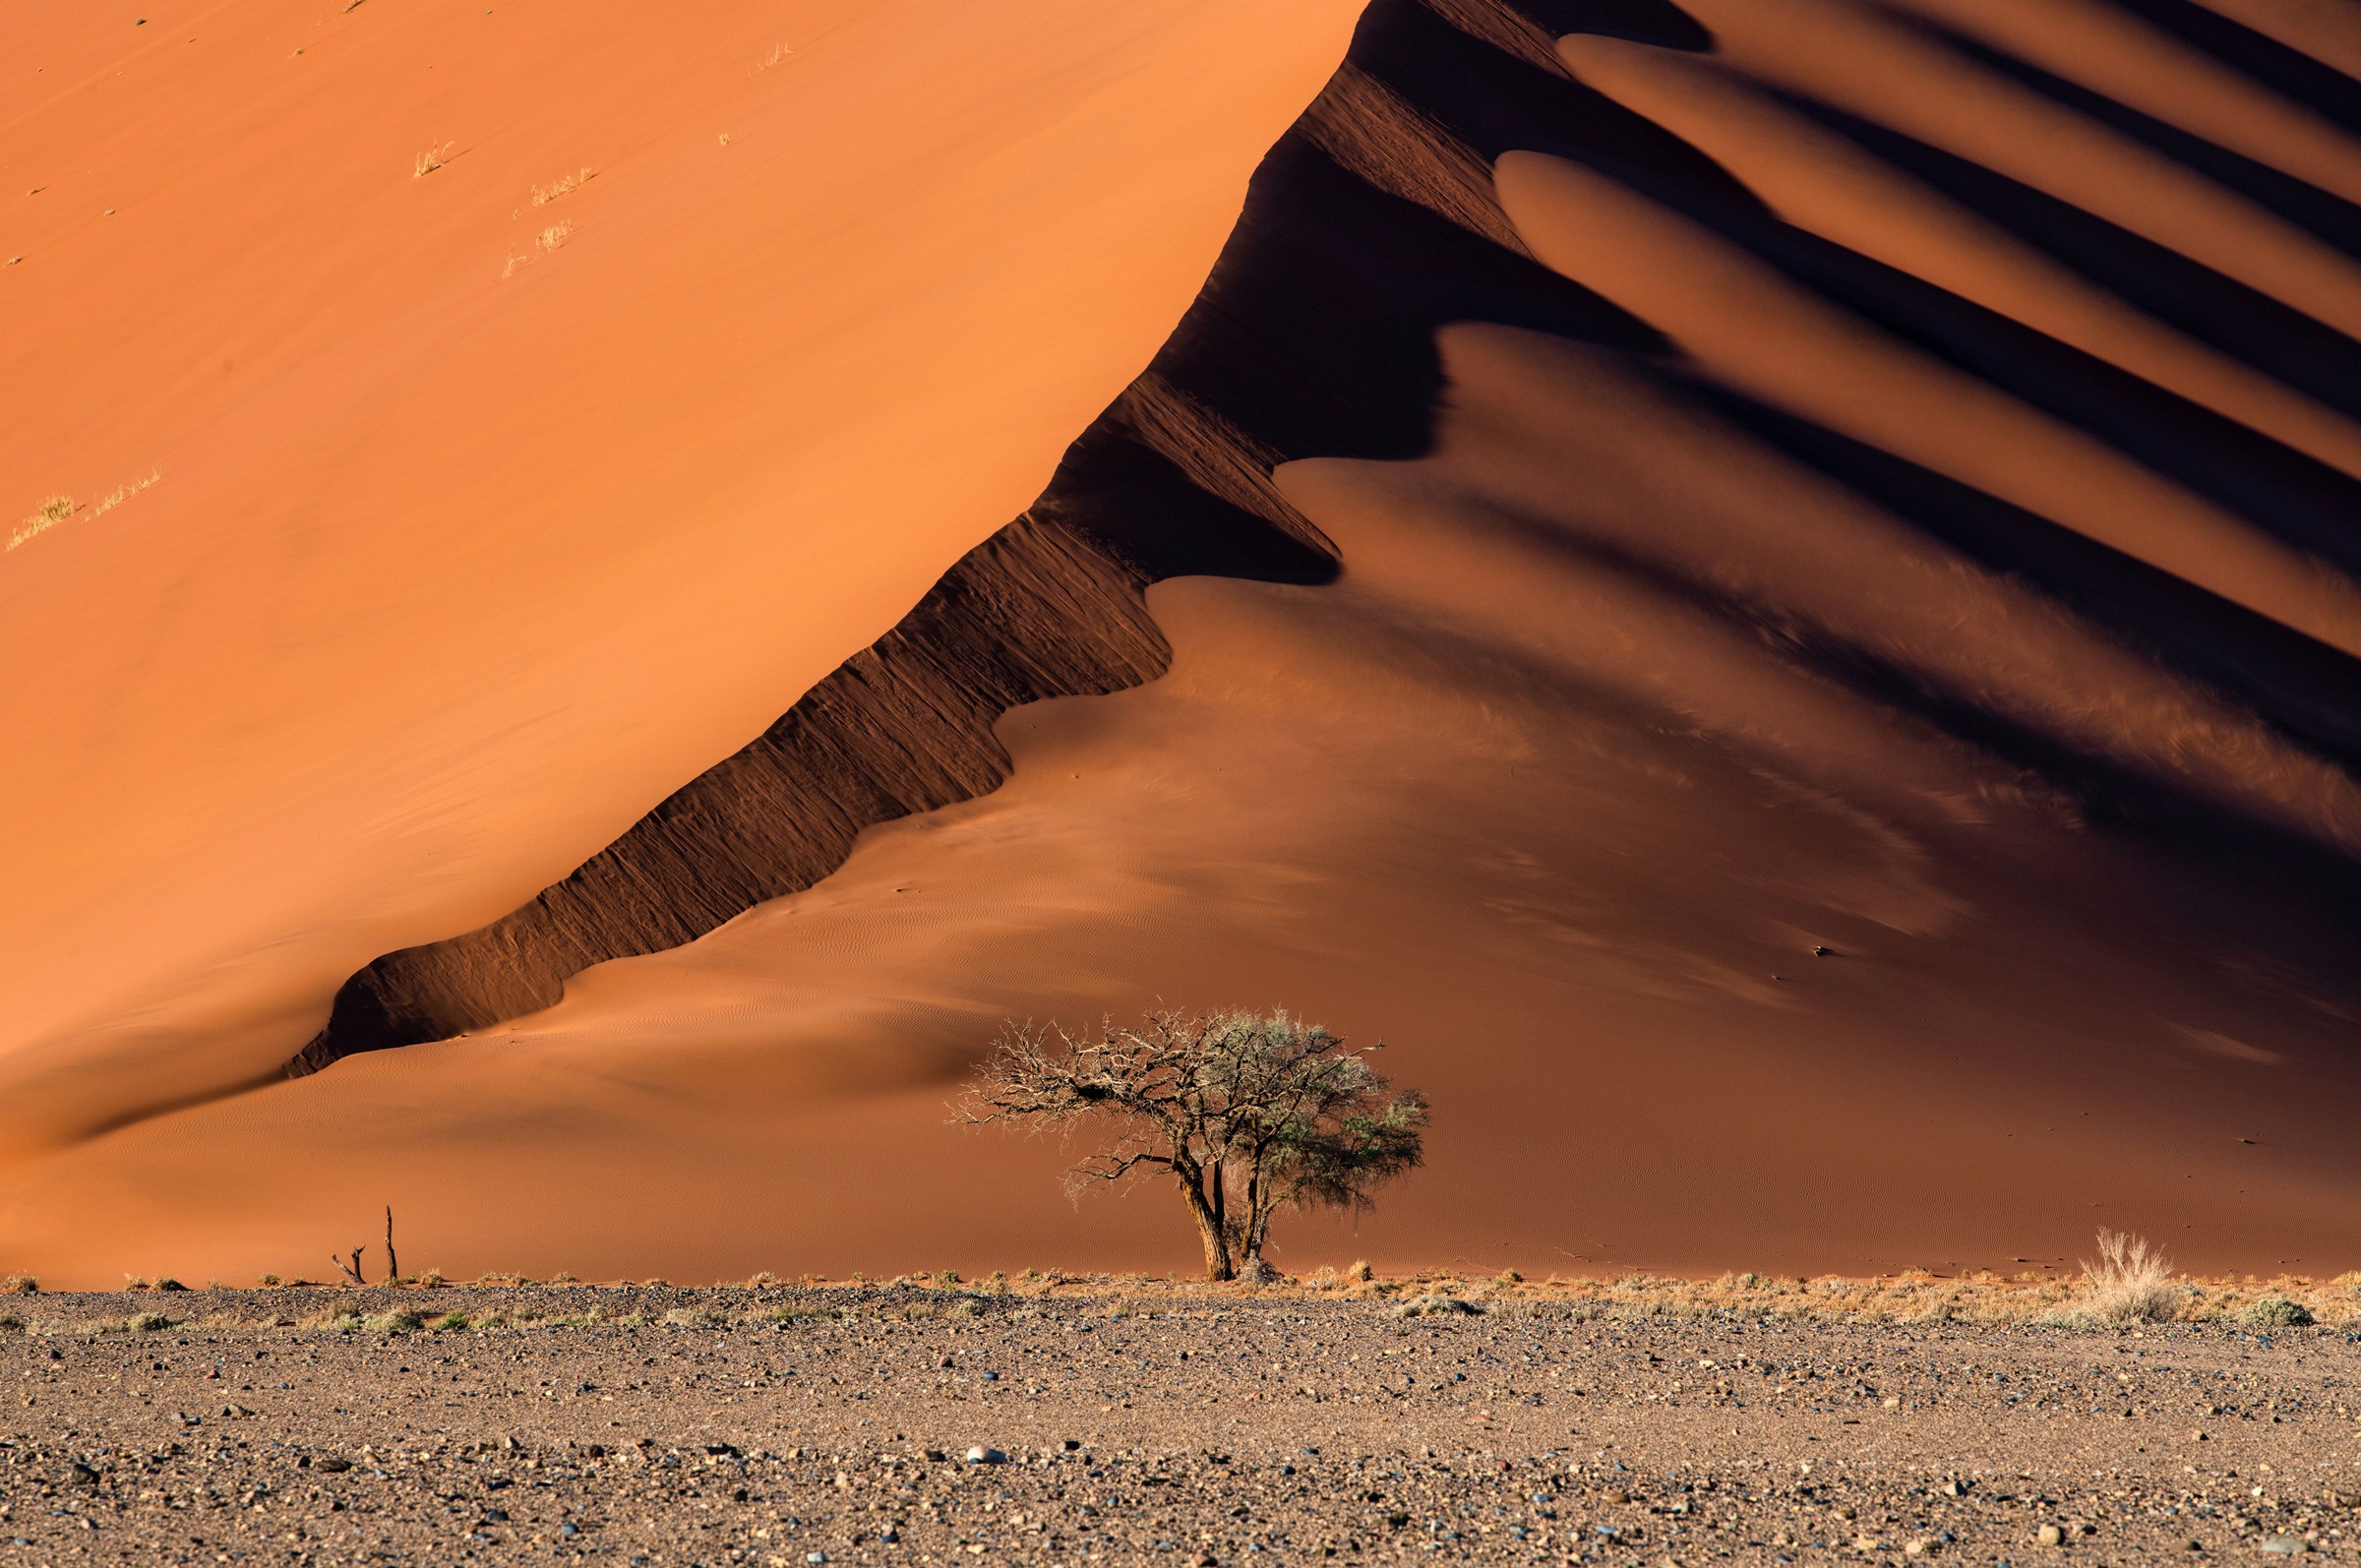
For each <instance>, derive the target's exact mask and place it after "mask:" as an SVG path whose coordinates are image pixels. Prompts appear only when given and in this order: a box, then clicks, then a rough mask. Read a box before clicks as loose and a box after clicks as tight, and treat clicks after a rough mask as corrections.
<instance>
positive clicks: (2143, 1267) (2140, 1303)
mask: <svg viewBox="0 0 2361 1568" xmlns="http://www.w3.org/2000/svg"><path fill="white" fill-rule="evenodd" d="M2083 1285H2084V1294H2083V1298H2082V1300H2081V1301H2080V1302H2079V1303H2078V1304H2079V1305H2080V1306H2081V1307H2082V1309H2083V1310H2084V1311H2086V1312H2088V1313H2089V1314H2090V1315H2091V1316H2092V1317H2095V1318H2098V1319H2099V1320H2101V1321H2102V1322H2107V1323H2163V1322H2169V1321H2170V1320H2171V1319H2172V1317H2173V1316H2174V1315H2175V1314H2176V1313H2177V1312H2178V1311H2179V1309H2180V1302H2181V1297H2182V1295H2183V1294H2184V1293H2183V1292H2182V1290H2181V1288H2180V1287H2179V1286H2178V1285H2176V1284H2174V1283H2173V1270H2172V1264H2171V1262H2170V1261H2168V1260H2167V1259H2166V1258H2165V1256H2164V1254H2163V1253H2161V1252H2159V1251H2157V1250H2156V1249H2155V1248H2153V1247H2151V1246H2149V1244H2148V1240H2147V1238H2146V1237H2145V1236H2133V1235H2131V1234H2130V1233H2128V1232H2124V1231H2109V1230H2105V1229H2103V1228H2102V1229H2101V1230H2100V1231H2099V1233H2098V1261H2096V1262H2095V1263H2094V1262H2092V1261H2090V1260H2089V1258H2085V1259H2084V1260H2083Z"/></svg>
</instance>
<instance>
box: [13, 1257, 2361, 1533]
mask: <svg viewBox="0 0 2361 1568" xmlns="http://www.w3.org/2000/svg"><path fill="white" fill-rule="evenodd" d="M238 1294H239V1297H240V1299H239V1300H238V1301H237V1302H236V1304H235V1305H234V1306H233V1307H231V1308H230V1309H229V1310H228V1311H227V1312H226V1313H222V1314H219V1315H217V1316H216V1317H215V1318H214V1319H212V1320H211V1321H208V1320H207V1318H206V1316H205V1314H204V1312H203V1311H202V1310H201V1309H200V1308H199V1307H194V1306H183V1307H176V1308H175V1310H174V1311H173V1312H172V1313H171V1314H169V1316H170V1317H171V1318H174V1319H177V1320H176V1321H166V1320H165V1319H166V1314H160V1313H151V1314H150V1316H148V1317H146V1318H142V1319H140V1321H141V1322H144V1323H148V1324H150V1325H151V1326H149V1327H146V1328H127V1327H125V1326H124V1325H125V1322H126V1321H127V1317H126V1313H125V1308H126V1306H127V1305H133V1304H146V1303H147V1302H148V1301H150V1300H151V1299H152V1298H150V1297H142V1298H139V1299H138V1301H137V1302H126V1301H125V1300H124V1299H123V1298H119V1297H118V1298H115V1299H114V1300H111V1301H110V1300H108V1299H106V1298H103V1297H85V1298H73V1299H69V1300H65V1301H60V1302H52V1301H49V1300H46V1299H45V1300H44V1301H43V1302H42V1303H41V1304H42V1307H43V1309H44V1311H45V1313H46V1314H47V1316H46V1320H45V1321H43V1322H42V1324H41V1325H40V1326H39V1327H38V1328H37V1329H35V1330H34V1331H32V1332H22V1333H12V1334H8V1335H6V1336H5V1337H0V1368H5V1369H6V1371H7V1374H8V1376H7V1384H8V1387H9V1388H10V1389H11V1390H12V1392H13V1394H14V1395H15V1398H14V1399H12V1401H11V1405H12V1409H11V1410H10V1411H9V1412H8V1413H7V1414H6V1415H5V1417H0V1445H5V1446H0V1460H4V1461H5V1463H4V1464H0V1553H7V1554H8V1558H7V1560H11V1561H22V1562H27V1563H58V1562H67V1561H81V1562H134V1561H141V1562H152V1561H158V1560H162V1561H177V1560H181V1559H183V1558H185V1559H187V1560H190V1561H220V1560H224V1559H226V1560H233V1561H234V1560H238V1559H240V1558H241V1557H243V1558H246V1559H250V1560H252V1559H260V1558H263V1557H269V1558H271V1559H272V1560H277V1561H285V1562H292V1563H300V1564H317V1565H326V1564H332V1563H368V1562H419V1563H448V1562H460V1561H482V1562H507V1561H522V1560H525V1559H527V1558H531V1559H533V1560H537V1561H548V1560H551V1559H552V1558H553V1557H554V1558H555V1559H557V1560H561V1561H565V1560H572V1559H575V1558H597V1559H600V1560H606V1559H613V1560H617V1561H624V1562H639V1563H646V1564H671V1563H689V1562H705V1563H718V1562H724V1561H733V1562H734V1561H745V1562H754V1563H762V1564H772V1563H785V1564H795V1563H811V1562H836V1563H876V1564H890V1563H912V1564H922V1563H937V1564H940V1563H944V1562H949V1561H977V1560H982V1561H987V1562H993V1561H1022V1562H1029V1563H1032V1562H1038V1563H1065V1564H1069V1565H1071V1564H1078V1563H1090V1562H1105V1563H1134V1562H1152V1563H1169V1562H1178V1563H1183V1564H1193V1565H1197V1568H1207V1565H1228V1564H1233V1563H1252V1562H1256V1561H1268V1560H1289V1561H1295V1560H1304V1561H1332V1562H1340V1563H1358V1562H1393V1561H1421V1562H1424V1561H1435V1560H1441V1561H1484V1562H1524V1563H1531V1562H1607V1563H1618V1564H1620V1563H1635V1564H1636V1563H1647V1564H1661V1563H1664V1562H1666V1561H1671V1562H1676V1563H1686V1562H1698V1561H1734V1562H1742V1563H1764V1564H1770V1563H1783V1562H1786V1563H1792V1562H1835V1561H1841V1560H1843V1561H1876V1562H1902V1561H1907V1560H1911V1559H1932V1560H1935V1561H1938V1562H1940V1561H1945V1560H1950V1559H1954V1558H1957V1559H1961V1560H1966V1561H1973V1562H1992V1561H2007V1562H2018V1563H2023V1562H2028V1561H2036V1562H2037V1561H2044V1560H2061V1561H2075V1560H2082V1559H2085V1558H2088V1559H2089V1560H2090V1561H2094V1562H2107V1563H2149V1562H2187V1561H2191V1560H2199V1561H2202V1560H2207V1559H2209V1558H2211V1557H2214V1556H2221V1555H2228V1554H2231V1553H2240V1554H2246V1553H2253V1552H2255V1550H2256V1548H2257V1547H2258V1546H2265V1545H2268V1546H2269V1547H2270V1548H2271V1549H2274V1550H2276V1551H2279V1552H2283V1553H2288V1554H2294V1555H2315V1554H2317V1555H2319V1556H2321V1557H2323V1558H2326V1559H2328V1560H2332V1561H2333V1560H2344V1559H2348V1558H2350V1557H2351V1556H2352V1555H2353V1554H2354V1553H2355V1552H2356V1550H2361V1537H2356V1534H2355V1533H2356V1532H2357V1531H2361V1512H2357V1508H2356V1505H2361V1459H2357V1458H2356V1432H2357V1431H2361V1428H2357V1427H2356V1425H2355V1420H2356V1415H2357V1412H2356V1410H2355V1408H2354V1405H2353V1399H2352V1387H2351V1385H2352V1378H2353V1373H2354V1368H2355V1365H2356V1360H2355V1351H2354V1347H2353V1345H2352V1344H2351V1342H2350V1339H2349V1337H2348V1336H2347V1335H2346V1334H2345V1333H2344V1332H2343V1331H2341V1330H2338V1331H2332V1332H2331V1331H2327V1330H2284V1331H2280V1332H2278V1333H2275V1334H2272V1333H2252V1332H2245V1333H2241V1332H2225V1331H2223V1330H2219V1329H2211V1330H2206V1329H2189V1328H2182V1329H2152V1328H2151V1329H2149V1330H2146V1331H2143V1332H2140V1333H2130V1332H2103V1333H2098V1332H2089V1331H2082V1332H2077V1331H2072V1330H2061V1329H2027V1328H1990V1327H1983V1328H1978V1327H1970V1326H1964V1325H1957V1324H1934V1325H1923V1324H1922V1325H1903V1324H1892V1323H1885V1324H1880V1323H1875V1322H1867V1321H1860V1320H1849V1321H1848V1320H1835V1321H1810V1322H1786V1323H1782V1322H1775V1321H1769V1320H1764V1319H1748V1318H1731V1317H1714V1318H1709V1319H1705V1320H1686V1321H1684V1320H1679V1319H1668V1318H1662V1317H1646V1316H1642V1317H1636V1318H1623V1319H1608V1320H1601V1319H1592V1320H1584V1319H1580V1318H1575V1317H1570V1316H1568V1315H1567V1314H1565V1313H1564V1312H1563V1311H1562V1310H1551V1309H1546V1308H1536V1309H1534V1310H1531V1311H1528V1312H1522V1313H1516V1314H1513V1315H1512V1314H1510V1313H1509V1312H1507V1311H1505V1310H1503V1309H1495V1310H1493V1311H1491V1312H1487V1313H1483V1314H1482V1315H1476V1316H1449V1317H1431V1316H1428V1317H1417V1318H1403V1317H1401V1316H1398V1315H1396V1314H1395V1313H1394V1312H1392V1311H1391V1310H1390V1309H1388V1308H1387V1307H1385V1306H1384V1305H1382V1304H1380V1303H1371V1302H1333V1301H1306V1300H1291V1299H1284V1298H1282V1299H1276V1300H1264V1299H1249V1300H1229V1301H1220V1302H1212V1301H1198V1302H1175V1301H1157V1302H1141V1301H1136V1300H1128V1301H1127V1300H1123V1299H1120V1298H1114V1299H1111V1298H1107V1297H1098V1298H1092V1297H1087V1296H1086V1297H1078V1298H1070V1299H1060V1300H1057V1301H1054V1302H1035V1301H1029V1300H1023V1299H1017V1298H1007V1297H999V1298H996V1297H942V1296H940V1295H938V1294H937V1293H932V1292H916V1293H913V1292H909V1291H876V1290H870V1291H860V1290H830V1291H792V1292H786V1291H776V1290H773V1291H766V1292H761V1293H758V1294H757V1293H751V1292H703V1291H694V1292H682V1291H670V1290H629V1291H620V1292H619V1291H613V1290H599V1291H592V1290H525V1291H483V1290H474V1291H450V1290H446V1291H435V1292H431V1293H415V1292H402V1293H398V1294H397V1295H391V1296H390V1295H388V1294H386V1293H380V1292H368V1293H343V1292H327V1293H321V1292H308V1293H306V1292H287V1293H271V1294H270V1295H269V1296H268V1297H262V1296H259V1295H258V1296H257V1297H253V1298H247V1297H246V1293H238ZM181 1299H182V1300H183V1301H187V1300H189V1299H191V1298H188V1297H183V1298H181ZM201 1299H202V1301H203V1304H204V1305H205V1306H213V1305H216V1304H217V1301H216V1299H215V1298H213V1297H205V1298H201ZM340 1309H341V1310H343V1311H344V1313H345V1315H343V1316H341V1317H338V1316H337V1315H336V1314H337V1312H338V1311H339V1310H340ZM159 1324H160V1325H161V1326H156V1325H159ZM432 1324H441V1325H443V1326H441V1327H434V1326H428V1325H432ZM970 1456H973V1457H972V1458H971V1457H970ZM12 1547H13V1550H11V1548H12Z"/></svg>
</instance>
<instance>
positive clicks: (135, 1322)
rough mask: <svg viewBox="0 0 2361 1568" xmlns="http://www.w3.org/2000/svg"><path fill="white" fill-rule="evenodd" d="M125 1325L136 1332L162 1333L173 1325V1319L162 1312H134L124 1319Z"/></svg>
mask: <svg viewBox="0 0 2361 1568" xmlns="http://www.w3.org/2000/svg"><path fill="white" fill-rule="evenodd" d="M123 1326H124V1327H125V1328H127V1329H130V1330H131V1331H132V1332H133V1333H135V1334H160V1333H162V1332H163V1331H164V1330H165V1329H168V1328H170V1327H171V1326H172V1320H171V1319H170V1318H168V1317H166V1316H164V1314H163V1313H161V1312H134V1313H132V1314H131V1316H129V1317H127V1318H125V1319H124V1320H123Z"/></svg>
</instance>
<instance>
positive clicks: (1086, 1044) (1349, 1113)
mask: <svg viewBox="0 0 2361 1568" xmlns="http://www.w3.org/2000/svg"><path fill="white" fill-rule="evenodd" d="M1344 1044H1345V1043H1344V1041H1343V1039H1342V1038H1341V1037H1339V1036H1337V1035H1333V1034H1330V1033H1329V1032H1328V1031H1327V1030H1325V1029H1323V1028H1320V1027H1318V1026H1316V1025H1308V1024H1303V1023H1301V1022H1299V1021H1297V1020H1296V1019H1294V1018H1291V1017H1289V1016H1288V1015H1287V1014H1286V1013H1285V1012H1275V1013H1270V1014H1265V1015H1257V1014H1254V1013H1248V1012H1217V1013H1206V1014H1201V1015H1198V1014H1188V1013H1181V1012H1155V1013H1150V1014H1149V1015H1148V1017H1147V1019H1146V1021H1145V1022H1144V1023H1143V1024H1142V1026H1141V1027H1140V1028H1138V1029H1122V1028H1118V1027H1116V1026H1115V1025H1114V1024H1113V1023H1112V1022H1107V1023H1103V1024H1101V1025H1100V1027H1099V1029H1098V1031H1097V1033H1096V1034H1094V1035H1089V1036H1084V1037H1081V1038H1076V1037H1075V1036H1072V1035H1069V1034H1067V1033H1066V1032H1065V1031H1064V1030H1062V1029H1059V1028H1058V1027H1057V1026H1056V1025H1055V1024H1052V1025H1050V1026H1048V1027H1036V1026H1034V1025H1032V1024H1015V1023H1011V1024H1009V1025H1007V1026H1006V1027H1005V1028H1004V1029H1003V1030H1002V1032H1001V1035H1000V1038H999V1042H998V1043H997V1044H996V1046H995V1048H994V1051H993V1054H992V1055H991V1057H990V1058H989V1059H988V1060H987V1061H986V1062H985V1064H984V1067H983V1069H982V1071H981V1073H980V1074H979V1075H978V1077H977V1079H976V1081H975V1082H974V1083H973V1084H972V1085H971V1086H970V1087H969V1089H968V1092H967V1095H966V1096H965V1098H964V1099H963V1100H962V1101H961V1102H960V1103H959V1104H958V1105H957V1106H956V1107H955V1108H954V1112H955V1117H956V1119H958V1120H961V1121H964V1122H966V1123H967V1124H969V1125H970V1126H984V1125H987V1124H989V1123H993V1122H1014V1121H1024V1122H1028V1123H1031V1124H1033V1125H1045V1124H1046V1125H1069V1124H1071V1123H1073V1122H1076V1121H1079V1120H1082V1119H1084V1118H1087V1117H1094V1116H1098V1117H1105V1118H1108V1119H1109V1120H1112V1121H1113V1122H1114V1123H1115V1127H1116V1132H1115V1136H1114V1138H1113V1140H1112V1141H1111V1142H1110V1143H1109V1144H1108V1145H1107V1146H1106V1147H1105V1148H1103V1149H1101V1150H1100V1151H1099V1152H1098V1153H1096V1154H1094V1155H1092V1156H1091V1157H1090V1158H1088V1159H1086V1160H1084V1161H1083V1162H1082V1163H1081V1164H1080V1165H1077V1166H1075V1167H1074V1168H1073V1169H1072V1170H1071V1171H1070V1172H1068V1173H1067V1187H1068V1190H1069V1191H1070V1192H1072V1193H1073V1194H1074V1195H1076V1196H1079V1195H1080V1194H1081V1193H1082V1192H1083V1191H1084V1190H1086V1189H1087V1188H1089V1187H1091V1186H1094V1185H1096V1184H1098V1183H1101V1182H1108V1183H1113V1182H1120V1181H1124V1180H1127V1179H1130V1178H1132V1177H1134V1176H1156V1175H1166V1176H1171V1177H1172V1178H1173V1180H1174V1182H1175V1183H1176V1184H1177V1185H1178V1186H1179V1187H1180V1189H1181V1200H1182V1202H1183V1203H1185V1204H1186V1205H1187V1208H1188V1214H1189V1218H1190V1219H1191V1220H1192V1221H1194V1222H1195V1224H1196V1228H1197V1235H1198V1238H1199V1239H1200V1240H1201V1241H1202V1242H1203V1244H1204V1249H1205V1276H1206V1278H1208V1279H1212V1280H1234V1279H1237V1278H1239V1277H1240V1276H1241V1274H1243V1275H1244V1276H1246V1277H1247V1278H1249V1279H1255V1280H1263V1279H1269V1278H1273V1277H1275V1275H1274V1271H1273V1270H1272V1269H1271V1268H1270V1266H1269V1265H1268V1264H1267V1263H1265V1262H1264V1261H1263V1257H1262V1251H1263V1247H1264V1245H1265V1244H1266V1242H1267V1239H1268V1236H1269V1233H1270V1224H1271V1219H1272V1217H1273V1216H1274V1215H1275V1214H1276V1213H1277V1212H1278V1211H1279V1210H1281V1209H1287V1208H1336V1209H1349V1210H1354V1211H1359V1210H1362V1209H1366V1208H1368V1207H1369V1206H1370V1204H1371V1202H1372V1199H1371V1197H1370V1192H1371V1190H1372V1189H1373V1188H1374V1187H1376V1186H1377V1185H1378V1184H1379V1183H1380V1182H1383V1181H1386V1180H1389V1179H1391V1178H1392V1177H1394V1176H1401V1175H1404V1174H1405V1173H1407V1172H1409V1171H1411V1170H1414V1169H1416V1168H1417V1167H1418V1166H1419V1165H1420V1164H1422V1163H1423V1159H1424V1147H1423V1135H1424V1131H1425V1127H1426V1101H1425V1099H1424V1097H1423V1096H1422V1095H1420V1094H1419V1093H1418V1092H1417V1091H1416V1090H1404V1091H1402V1092H1400V1093H1396V1092H1394V1089H1393V1086H1392V1085H1391V1084H1390V1083H1389V1082H1388V1081H1387V1080H1386V1078H1385V1076H1384V1075H1383V1074H1382V1073H1380V1072H1378V1071H1377V1070H1376V1068H1374V1067H1373V1066H1371V1065H1370V1064H1369V1059H1368V1058H1369V1055H1370V1053H1371V1052H1374V1051H1376V1050H1378V1049H1380V1048H1379V1047H1378V1046H1370V1047H1367V1048H1365V1049H1363V1050H1360V1051H1347V1050H1346V1049H1345V1048H1344ZM1381 1044H1382V1043H1381Z"/></svg>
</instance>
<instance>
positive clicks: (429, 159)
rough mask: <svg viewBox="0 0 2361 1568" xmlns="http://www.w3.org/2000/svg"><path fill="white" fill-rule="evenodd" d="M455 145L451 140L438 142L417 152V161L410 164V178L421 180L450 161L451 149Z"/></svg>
mask: <svg viewBox="0 0 2361 1568" xmlns="http://www.w3.org/2000/svg"><path fill="white" fill-rule="evenodd" d="M456 145H457V144H456V143H453V142H440V143H437V144H436V145H435V146H433V147H430V148H428V149H427V150H426V151H423V152H421V153H419V154H418V158H417V161H416V162H414V163H412V164H411V165H410V178H411V179H413V180H423V179H425V178H426V177H427V176H428V175H429V174H432V173H434V172H435V170H437V169H439V168H441V167H442V166H443V165H444V164H445V163H446V162H448V161H450V158H451V150H452V149H453V148H454V147H455V146H456Z"/></svg>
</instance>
